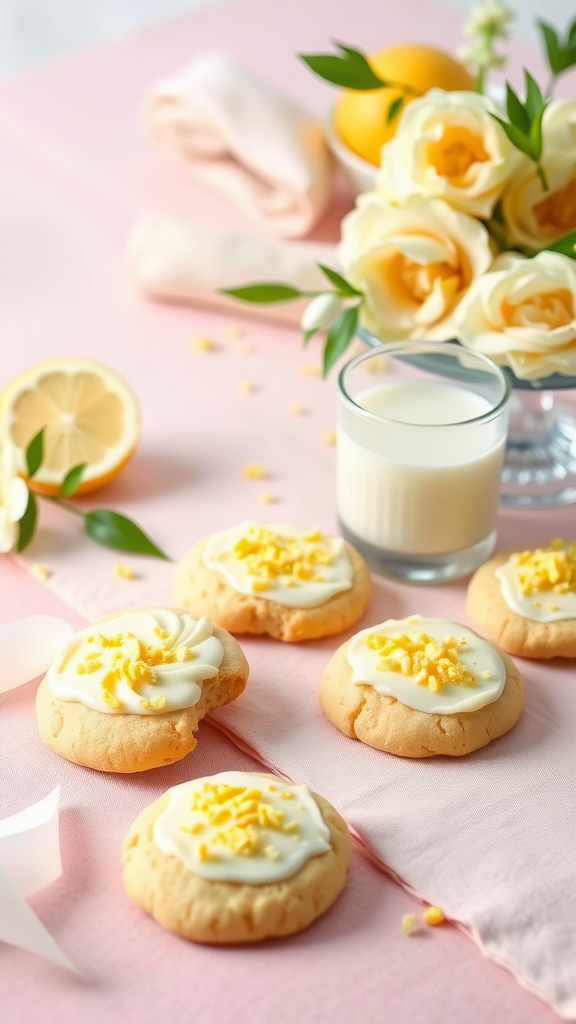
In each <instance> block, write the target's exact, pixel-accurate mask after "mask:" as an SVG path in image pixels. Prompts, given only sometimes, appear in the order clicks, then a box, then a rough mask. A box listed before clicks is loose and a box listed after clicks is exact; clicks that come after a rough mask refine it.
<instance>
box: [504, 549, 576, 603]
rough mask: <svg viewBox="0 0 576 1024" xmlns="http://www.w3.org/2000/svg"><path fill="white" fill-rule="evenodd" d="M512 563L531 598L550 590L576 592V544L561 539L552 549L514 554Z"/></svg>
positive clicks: (519, 584) (522, 589)
mask: <svg viewBox="0 0 576 1024" xmlns="http://www.w3.org/2000/svg"><path fill="white" fill-rule="evenodd" d="M511 561H512V563H513V565H515V566H516V571H517V580H518V586H519V587H520V590H521V591H522V593H523V594H524V595H526V596H527V597H529V596H530V595H532V594H536V593H539V592H541V591H550V590H553V591H554V593H556V594H568V593H571V594H573V593H576V541H564V540H562V539H561V538H560V537H557V538H556V539H555V540H553V541H551V543H550V544H549V545H548V547H545V548H534V549H533V550H526V551H521V552H518V553H516V554H514V555H512V556H511ZM548 607H550V606H548ZM550 610H551V611H556V610H557V609H556V608H550Z"/></svg>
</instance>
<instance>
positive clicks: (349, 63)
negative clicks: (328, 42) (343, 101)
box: [298, 43, 387, 92]
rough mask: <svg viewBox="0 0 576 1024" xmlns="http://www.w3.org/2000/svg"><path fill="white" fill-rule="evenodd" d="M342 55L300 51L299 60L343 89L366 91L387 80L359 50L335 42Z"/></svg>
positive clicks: (380, 86)
mask: <svg viewBox="0 0 576 1024" xmlns="http://www.w3.org/2000/svg"><path fill="white" fill-rule="evenodd" d="M336 45H337V46H338V47H339V48H340V50H342V55H339V54H331V53H300V54H298V56H299V57H300V60H302V61H304V63H305V64H306V65H307V66H308V67H309V68H310V70H311V71H313V72H314V74H315V75H318V77H319V78H323V79H324V81H325V82H330V83H331V84H332V85H340V86H342V87H343V88H344V89H358V90H359V91H362V92H368V91H371V90H373V89H383V88H384V87H385V86H386V85H387V82H385V81H384V80H383V79H382V78H379V77H378V75H376V74H375V73H374V71H373V70H372V68H371V67H370V65H369V63H368V61H367V60H366V57H365V56H364V54H363V53H361V52H360V51H359V50H353V49H351V47H347V46H344V45H343V44H342V43H337V44H336Z"/></svg>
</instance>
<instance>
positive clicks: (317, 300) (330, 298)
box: [300, 292, 343, 331]
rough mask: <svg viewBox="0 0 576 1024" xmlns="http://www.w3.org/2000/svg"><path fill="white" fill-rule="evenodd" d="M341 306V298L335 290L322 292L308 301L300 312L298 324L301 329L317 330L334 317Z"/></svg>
mask: <svg viewBox="0 0 576 1024" xmlns="http://www.w3.org/2000/svg"><path fill="white" fill-rule="evenodd" d="M342 306H343V302H342V299H341V298H340V296H339V295H336V294H335V292H322V294H321V295H316V296H315V297H314V298H313V299H312V301H311V302H309V303H308V305H307V306H306V309H305V310H304V312H303V314H302V319H301V321H300V326H301V328H302V330H303V331H318V330H320V328H321V327H327V326H328V324H331V323H332V321H333V320H335V319H336V317H337V316H338V314H339V312H340V311H341V309H342Z"/></svg>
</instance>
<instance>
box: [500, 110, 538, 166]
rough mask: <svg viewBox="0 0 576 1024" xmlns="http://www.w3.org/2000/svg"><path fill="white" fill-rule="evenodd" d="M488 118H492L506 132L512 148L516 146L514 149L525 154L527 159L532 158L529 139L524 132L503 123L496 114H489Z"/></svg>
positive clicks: (505, 122)
mask: <svg viewBox="0 0 576 1024" xmlns="http://www.w3.org/2000/svg"><path fill="white" fill-rule="evenodd" d="M490 117H493V118H494V120H495V121H498V124H499V125H500V126H501V127H502V129H503V130H504V131H505V132H506V135H507V136H508V138H509V139H510V142H511V143H512V145H513V146H516V149H519V150H520V151H521V152H522V153H526V155H527V156H529V157H531V156H532V151H531V149H530V139H529V138H528V136H527V135H525V134H524V132H522V131H520V129H519V128H516V127H515V126H514V125H513V124H508V122H507V121H503V120H502V118H501V117H498V116H497V115H496V114H492V113H491V114H490Z"/></svg>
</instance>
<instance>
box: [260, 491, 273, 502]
mask: <svg viewBox="0 0 576 1024" xmlns="http://www.w3.org/2000/svg"><path fill="white" fill-rule="evenodd" d="M258 501H259V502H260V504H261V505H273V504H274V502H275V501H276V498H275V497H274V495H273V494H271V493H270V491H260V493H259V495H258Z"/></svg>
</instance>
